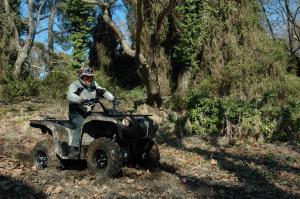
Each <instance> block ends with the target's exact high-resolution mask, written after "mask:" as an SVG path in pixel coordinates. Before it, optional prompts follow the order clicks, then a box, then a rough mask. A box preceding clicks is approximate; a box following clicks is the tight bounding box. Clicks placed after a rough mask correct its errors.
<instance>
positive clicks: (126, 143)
mask: <svg viewBox="0 0 300 199" xmlns="http://www.w3.org/2000/svg"><path fill="white" fill-rule="evenodd" d="M99 104H100V105H101V107H102V109H103V112H93V113H91V114H90V115H89V116H88V117H87V118H86V119H85V121H84V124H83V126H82V131H81V145H80V149H79V150H80V153H79V154H80V155H79V156H78V158H75V159H77V160H86V162H87V167H88V169H89V170H90V171H91V172H92V173H94V174H95V175H101V176H115V175H116V174H118V173H119V172H120V171H121V168H122V166H125V165H130V166H132V165H137V164H139V165H143V164H144V165H145V166H147V167H150V168H151V167H152V168H153V167H157V166H158V165H159V159H160V154H159V150H158V147H157V144H156V142H155V140H154V137H155V135H156V132H157V129H158V125H157V124H156V123H155V122H154V121H153V120H152V119H150V118H149V117H150V116H151V115H137V114H136V115H134V114H131V113H130V114H126V113H122V112H120V111H118V110H117V109H116V106H115V105H113V106H112V108H110V109H109V108H106V107H105V106H104V105H103V104H102V103H101V102H99ZM30 126H31V127H34V128H39V129H41V131H42V133H43V134H47V135H48V136H47V137H48V138H47V139H45V140H42V141H40V142H38V143H37V144H36V145H35V147H34V148H33V150H32V154H31V156H32V162H33V164H34V166H36V167H37V168H39V169H43V168H47V167H63V166H64V162H66V161H68V160H74V157H71V156H69V154H70V151H71V150H70V148H71V147H70V144H71V141H72V138H73V132H74V126H73V124H72V123H71V122H70V121H69V120H57V119H54V118H47V119H45V120H31V121H30Z"/></svg>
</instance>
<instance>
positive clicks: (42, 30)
mask: <svg viewBox="0 0 300 199" xmlns="http://www.w3.org/2000/svg"><path fill="white" fill-rule="evenodd" d="M46 30H48V28H43V29H41V30H39V31H36V34H40V33H41V32H44V31H46Z"/></svg>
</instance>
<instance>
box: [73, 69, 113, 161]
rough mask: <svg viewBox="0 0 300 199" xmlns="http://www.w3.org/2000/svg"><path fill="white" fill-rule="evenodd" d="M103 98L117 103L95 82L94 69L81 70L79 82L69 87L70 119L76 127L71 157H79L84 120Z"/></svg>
mask: <svg viewBox="0 0 300 199" xmlns="http://www.w3.org/2000/svg"><path fill="white" fill-rule="evenodd" d="M98 97H103V98H105V99H106V100H108V101H111V102H112V103H116V102H117V98H116V97H114V96H113V95H112V94H111V93H110V92H109V91H107V90H106V89H105V88H102V87H101V86H99V85H98V83H97V82H96V81H95V80H94V70H93V68H81V70H80V73H79V78H78V80H76V81H74V82H72V83H71V84H70V86H69V89H68V93H67V99H68V100H69V119H70V121H71V122H72V123H73V125H74V136H73V139H72V143H71V149H70V156H78V155H79V147H80V140H81V128H82V125H83V123H84V119H85V118H86V117H87V116H88V115H89V114H90V113H91V111H92V110H93V108H94V106H95V103H96V99H97V98H98Z"/></svg>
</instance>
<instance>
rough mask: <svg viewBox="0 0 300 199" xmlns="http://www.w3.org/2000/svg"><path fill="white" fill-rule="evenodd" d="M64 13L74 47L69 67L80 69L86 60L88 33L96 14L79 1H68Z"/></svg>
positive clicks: (88, 41)
mask: <svg viewBox="0 0 300 199" xmlns="http://www.w3.org/2000/svg"><path fill="white" fill-rule="evenodd" d="M65 12H66V15H67V17H68V20H69V24H67V25H69V26H70V29H71V36H70V39H71V41H72V44H73V47H74V51H73V54H72V56H73V60H74V61H73V62H72V63H71V66H72V68H80V67H81V66H82V64H83V63H84V62H85V61H86V60H87V58H88V57H87V56H88V53H87V47H88V44H89V43H90V36H91V35H90V33H91V30H92V28H93V25H94V22H95V18H96V17H95V16H96V12H95V9H93V8H92V7H88V6H87V4H85V3H83V2H82V1H81V0H68V1H67V6H66V10H65Z"/></svg>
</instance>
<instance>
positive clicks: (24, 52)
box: [14, 39, 32, 78]
mask: <svg viewBox="0 0 300 199" xmlns="http://www.w3.org/2000/svg"><path fill="white" fill-rule="evenodd" d="M31 42H32V41H31V40H30V39H29V40H26V41H25V44H24V46H23V47H22V48H19V51H18V57H17V60H16V62H15V70H14V76H15V77H16V78H20V74H21V69H22V65H23V63H24V61H25V60H26V58H27V57H28V53H29V50H30V48H31Z"/></svg>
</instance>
